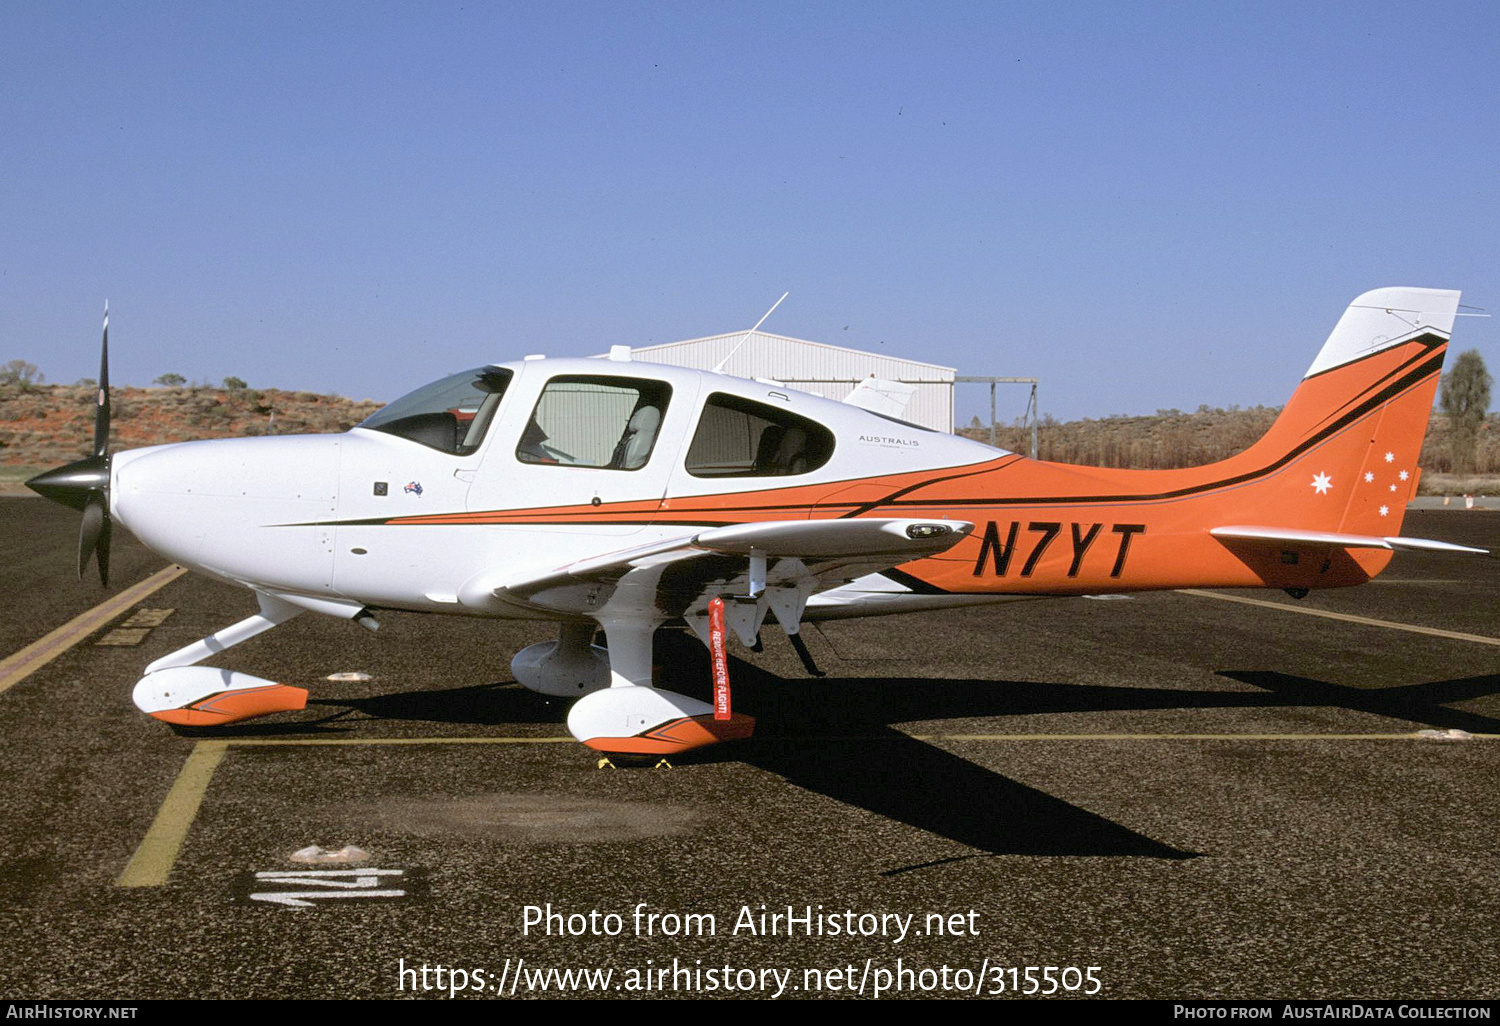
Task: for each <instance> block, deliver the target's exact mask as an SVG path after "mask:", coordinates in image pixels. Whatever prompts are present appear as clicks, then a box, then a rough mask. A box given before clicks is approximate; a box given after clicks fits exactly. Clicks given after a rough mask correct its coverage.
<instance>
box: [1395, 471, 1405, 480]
mask: <svg viewBox="0 0 1500 1026" xmlns="http://www.w3.org/2000/svg"><path fill="white" fill-rule="evenodd" d="M1396 476H1397V477H1399V478H1400V479H1401V480H1403V481H1405V480H1406V478H1407V473H1406V471H1404V470H1403V471H1401V473H1399V474H1397V475H1396Z"/></svg>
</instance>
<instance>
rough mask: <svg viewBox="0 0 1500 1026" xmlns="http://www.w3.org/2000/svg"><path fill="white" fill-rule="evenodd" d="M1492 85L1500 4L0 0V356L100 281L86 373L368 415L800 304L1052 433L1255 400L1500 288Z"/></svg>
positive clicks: (794, 326)
mask: <svg viewBox="0 0 1500 1026" xmlns="http://www.w3.org/2000/svg"><path fill="white" fill-rule="evenodd" d="M1497 83H1500V5H1497V4H1494V3H1468V4H1444V3H1406V4H1380V3H1351V4H1308V3H1302V2H1297V3H1293V2H1287V3H1266V4H1221V3H1198V2H1194V3H1183V4H1170V3H1126V2H1110V3H1081V2H1078V3H1056V2H1054V3H1001V2H998V0H997V2H990V3H955V2H946V3H944V2H938V3H934V2H927V3H875V2H862V3H852V2H850V3H813V2H801V3H777V2H768V0H754V2H749V3H731V2H719V0H712V2H703V0H699V2H691V3H668V2H659V0H656V2H649V3H631V2H625V0H617V2H610V3H567V2H553V3H515V2H511V3H504V4H499V3H484V2H479V3H476V2H473V0H462V2H459V3H454V2H426V3H410V4H408V3H373V2H369V3H357V4H338V3H331V2H323V0H319V2H316V3H286V4H283V3H270V2H266V0H257V2H254V3H244V4H230V3H209V4H202V3H194V4H185V3H124V4H122V3H55V2H39V0H10V2H7V3H5V4H3V5H0V362H4V361H5V360H9V359H15V358H22V359H27V360H30V361H31V362H33V363H36V364H37V365H38V366H39V367H40V368H41V369H42V370H43V372H44V373H46V375H47V376H48V380H50V381H61V382H71V381H73V380H75V379H77V378H80V377H84V376H91V375H93V374H94V373H95V364H96V360H97V357H96V350H97V322H98V317H99V313H100V308H101V306H102V303H103V301H104V299H105V298H106V297H107V298H108V299H109V300H110V303H111V314H112V317H111V321H112V327H113V329H114V330H113V332H112V335H113V338H112V341H113V342H114V346H113V349H114V355H115V360H114V368H115V369H114V375H115V378H116V380H117V381H122V382H129V383H136V384H145V383H148V382H150V381H151V380H152V379H153V378H155V377H156V376H157V375H159V374H161V373H163V372H166V371H174V372H177V373H180V374H183V375H185V376H187V377H189V378H192V379H204V380H212V381H217V380H219V379H221V378H223V377H224V376H226V375H230V374H233V375H238V376H239V377H242V378H244V379H246V380H247V381H249V382H250V383H251V384H252V385H260V386H271V385H276V386H282V387H293V388H308V389H316V390H326V391H336V392H341V393H343V394H346V395H351V396H354V397H360V398H362V397H367V396H368V397H373V398H378V399H391V398H394V397H395V396H396V395H398V394H400V393H402V392H404V391H407V390H408V389H410V388H411V387H414V386H415V385H417V384H420V383H422V382H423V381H425V380H428V379H431V378H435V377H437V376H439V375H441V374H443V373H445V372H448V371H451V370H456V369H460V368H462V367H465V366H472V365H474V364H478V363H483V362H487V361H492V360H506V359H514V358H518V357H519V356H521V355H524V354H526V353H533V352H545V353H548V354H551V355H558V356H562V355H585V354H589V353H595V352H600V351H602V350H604V349H605V348H606V347H607V346H608V345H610V344H611V343H618V342H623V343H633V344H647V343H650V342H663V341H670V340H675V339H680V338H689V337H694V336H698V335H707V334H714V333H718V332H722V331H731V330H736V329H741V328H746V327H749V326H750V324H752V323H753V322H754V321H755V320H756V319H757V318H758V317H759V316H760V314H761V313H762V312H764V310H765V309H766V308H767V307H769V306H770V305H771V303H772V302H774V301H775V299H776V298H777V297H778V296H780V295H781V293H782V292H783V291H787V290H790V291H791V297H790V298H789V299H788V300H787V301H786V303H784V304H783V305H782V307H781V309H779V310H778V311H777V312H776V314H775V315H774V316H773V317H772V319H771V320H770V321H769V322H768V323H767V325H766V329H767V330H770V331H775V332H778V333H782V334H788V335H795V336H800V337H804V338H811V339H817V340H821V341H826V342H832V343H835V344H839V345H847V346H853V347H856V348H869V349H875V350H880V351H887V352H892V353H895V354H898V355H905V356H914V357H918V358H922V359H929V360H932V361H934V362H938V363H945V364H948V365H951V366H956V367H957V368H958V369H959V371H960V373H966V374H1004V375H1037V376H1040V377H1041V378H1042V398H1043V411H1044V412H1048V413H1051V414H1053V415H1054V416H1057V417H1059V418H1070V417H1078V416H1100V415H1107V414H1110V413H1117V412H1129V413H1142V412H1151V411H1154V410H1155V409H1157V408H1159V407H1181V408H1186V409H1192V408H1196V407H1197V406H1198V405H1199V404H1200V403H1209V404H1213V405H1228V404H1231V403H1238V404H1241V405H1253V404H1256V403H1267V404H1279V403H1281V402H1283V401H1284V400H1285V398H1286V396H1287V395H1288V394H1290V391H1291V389H1292V387H1293V385H1294V384H1295V382H1296V380H1297V378H1298V377H1299V376H1300V375H1301V373H1302V371H1303V370H1304V369H1305V368H1306V366H1307V364H1308V363H1309V362H1310V361H1311V359H1312V356H1313V354H1314V352H1315V351H1316V349H1317V347H1318V345H1319V344H1320V342H1321V340H1322V338H1323V337H1324V336H1325V335H1326V333H1327V331H1328V330H1329V329H1330V328H1331V327H1332V325H1333V323H1334V321H1335V320H1336V319H1337V317H1338V315H1339V313H1340V312H1341V311H1342V309H1343V307H1344V306H1345V304H1347V303H1348V302H1349V300H1351V299H1352V298H1353V297H1354V296H1355V295H1357V294H1358V293H1360V292H1362V291H1364V290H1366V289H1369V288H1374V287H1378V286H1385V285H1419V286H1433V287H1443V288H1461V289H1463V290H1464V291H1465V302H1466V303H1470V304H1474V305H1476V306H1479V307H1483V308H1486V309H1488V310H1493V311H1496V312H1497V313H1500V277H1497V271H1500V260H1497V256H1500V139H1497V131H1500V92H1497V90H1500V85H1497ZM1497 333H1500V323H1497V321H1496V320H1482V319H1463V320H1460V321H1459V322H1458V325H1457V329H1456V331H1455V346H1456V347H1457V348H1458V349H1466V348H1469V347H1473V346H1478V347H1479V348H1480V349H1481V351H1482V352H1483V353H1484V354H1485V355H1486V358H1487V359H1488V360H1489V362H1490V364H1491V366H1492V369H1497V370H1500V352H1497V351H1496V349H1495V347H1494V346H1493V344H1492V343H1493V341H1494V339H1495V338H1496V337H1497ZM962 403H963V407H962V412H963V413H964V415H965V417H966V416H967V414H968V413H971V412H977V411H978V410H979V409H981V408H982V407H983V406H985V405H986V398H985V396H984V394H983V390H982V389H980V388H978V387H974V388H973V389H972V394H967V395H966V397H965V398H964V399H963V400H962ZM1022 403H1023V399H1022V397H1021V395H1020V394H1019V392H1017V393H1016V394H1015V395H1014V397H1013V399H1012V401H1011V408H1010V409H1009V410H1008V411H1007V412H1008V414H1009V415H1015V414H1017V413H1019V412H1020V409H1021V406H1022Z"/></svg>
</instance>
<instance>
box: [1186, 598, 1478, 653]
mask: <svg viewBox="0 0 1500 1026" xmlns="http://www.w3.org/2000/svg"><path fill="white" fill-rule="evenodd" d="M1177 593H1178V594H1179V595H1193V596H1195V597H1197V598H1211V599H1218V600H1219V601H1221V602H1239V603H1241V604H1242V605H1246V606H1263V607H1265V608H1266V609H1279V610H1281V611H1282V612H1283V613H1301V614H1302V615H1303V616H1321V617H1323V618H1325V619H1328V620H1342V621H1343V622H1344V623H1357V624H1362V625H1363V626H1365V627H1384V628H1386V629H1387V630H1393V631H1410V632H1411V633H1413V634H1427V635H1431V636H1432V637H1434V638H1448V639H1450V640H1452V641H1473V642H1477V643H1478V644H1481V645H1500V638H1491V637H1488V636H1486V635H1483V634H1464V633H1462V632H1460V631H1445V630H1442V629H1440V628H1438V627H1421V626H1419V625H1417V624H1414V623H1396V622H1395V621H1393V620H1373V619H1371V618H1370V617H1368V616H1353V615H1351V614H1349V613H1334V612H1330V611H1329V610H1327V609H1310V608H1308V607H1306V606H1289V605H1287V604H1286V603H1285V602H1269V601H1267V600H1266V599H1253V598H1245V597H1244V596H1242V595H1220V594H1219V593H1218V592H1215V591H1201V590H1199V589H1197V588H1180V589H1178V592H1177Z"/></svg>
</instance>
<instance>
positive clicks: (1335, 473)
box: [388, 335, 1446, 594]
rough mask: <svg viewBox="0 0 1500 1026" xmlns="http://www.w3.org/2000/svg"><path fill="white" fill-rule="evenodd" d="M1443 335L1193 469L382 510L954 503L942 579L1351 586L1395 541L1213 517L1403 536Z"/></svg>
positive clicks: (948, 474) (535, 516) (615, 515)
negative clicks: (1287, 541) (1378, 545)
mask: <svg viewBox="0 0 1500 1026" xmlns="http://www.w3.org/2000/svg"><path fill="white" fill-rule="evenodd" d="M1445 348H1446V342H1445V341H1444V340H1443V339H1441V338H1440V337H1438V336H1436V335H1426V336H1423V337H1421V338H1418V339H1413V340H1410V341H1407V342H1404V343H1401V344H1398V345H1396V346H1393V347H1391V348H1390V349H1387V350H1385V351H1382V352H1379V353H1376V354H1373V355H1371V356H1369V357H1366V358H1364V359H1361V360H1357V361H1355V362H1353V363H1349V364H1345V365H1343V366H1341V367H1336V368H1333V369H1331V370H1329V371H1326V372H1323V373H1321V374H1318V375H1316V376H1314V377H1311V378H1307V379H1305V380H1304V381H1303V382H1302V383H1301V385H1300V386H1299V387H1298V389H1297V391H1296V393H1295V394H1294V395H1293V396H1292V398H1291V400H1290V401H1289V402H1288V403H1287V406H1286V408H1285V409H1284V410H1283V411H1282V413H1281V414H1280V416H1278V417H1277V419H1276V422H1275V423H1274V424H1273V425H1272V427H1271V428H1270V430H1269V431H1267V433H1266V435H1265V436H1264V437H1263V438H1261V439H1260V440H1259V441H1258V442H1256V443H1255V444H1254V445H1252V446H1251V447H1250V448H1249V449H1247V450H1245V451H1244V452H1242V453H1239V454H1238V455H1236V456H1233V457H1230V458H1229V459H1227V460H1222V461H1220V462H1218V463H1211V464H1207V465H1204V466H1199V467H1188V468H1183V469H1177V470H1121V469H1111V468H1099V467H1080V466H1073V465H1069V464H1061V463H1046V462H1040V461H1036V460H1030V459H1026V458H1024V457H1021V456H1017V455H1014V454H1007V455H1005V456H1002V457H999V458H997V459H993V460H987V461H985V462H982V463H977V464H972V465H968V466H960V467H948V468H943V469H937V470H924V471H913V472H905V473H900V474H888V475H879V476H876V477H870V478H860V479H854V480H843V481H836V482H822V483H810V484H797V485H791V486H783V487H776V488H766V489H759V490H756V491H750V492H744V491H735V492H725V493H720V494H709V495H695V496H688V497H668V498H666V499H663V500H660V501H658V500H654V499H652V500H637V501H632V502H619V503H606V504H602V505H600V506H594V505H592V504H575V505H567V506H551V507H542V508H532V509H512V510H485V511H477V512H466V513H452V514H437V515H432V516H417V517H399V518H395V519H392V520H390V521H388V523H390V524H392V525H412V526H415V525H436V524H474V525H478V524H513V525H520V524H529V523H534V524H557V523H573V524H578V523H659V524H671V523H680V524H705V525H717V524H737V523H753V522H758V521H765V520H787V519H835V518H839V517H856V516H859V517H947V518H950V519H961V520H967V521H972V522H973V523H974V524H975V530H974V531H973V532H972V533H971V534H970V535H969V536H968V537H967V538H965V539H964V540H963V541H961V542H960V543H958V544H957V545H955V546H954V547H953V548H951V549H949V550H947V551H946V552H943V553H941V554H939V555H937V556H933V557H930V558H928V559H922V560H917V561H914V562H911V563H906V564H903V565H902V566H901V567H900V570H901V572H902V574H904V575H906V576H908V577H909V578H914V579H915V581H917V582H919V583H920V584H922V585H926V586H929V587H932V588H936V589H940V590H942V591H947V592H956V593H966V594H968V593H974V594H992V593H1019V594H1089V593H1094V592H1102V591H1132V590H1146V589H1159V588H1180V587H1213V586H1218V587H1236V586H1242V587H1261V586H1274V587H1284V588H1297V587H1308V588H1314V587H1338V586H1345V585H1351V584H1360V583H1363V582H1364V581H1367V580H1369V579H1370V578H1371V577H1373V576H1374V575H1375V574H1376V573H1378V572H1379V571H1380V570H1381V569H1383V568H1384V567H1385V565H1386V563H1387V562H1388V561H1389V559H1390V553H1389V552H1386V551H1381V550H1356V551H1350V550H1346V549H1342V548H1333V547H1329V546H1326V545H1325V546H1314V545H1298V546H1286V547H1274V546H1267V545H1264V544H1250V543H1242V542H1229V543H1226V542H1222V541H1219V540H1217V539H1215V538H1213V537H1211V536H1210V535H1209V534H1208V530H1209V529H1210V528H1213V527H1218V526H1224V525H1228V524H1259V525H1265V526H1286V527H1298V528H1304V529H1312V530H1324V531H1339V530H1343V531H1349V532H1351V533H1361V534H1379V535H1393V534H1397V533H1399V530H1400V524H1401V516H1402V513H1404V506H1405V499H1406V497H1407V496H1408V494H1409V493H1410V490H1411V489H1412V488H1414V487H1415V478H1416V476H1417V467H1416V460H1417V457H1418V454H1419V452H1420V449H1421V444H1422V436H1423V434H1424V433H1425V430H1426V424H1427V418H1428V415H1429V412H1430V410H1431V408H1432V397H1433V393H1434V391H1435V389H1436V386H1437V380H1438V375H1439V372H1440V369H1441V358H1442V354H1443V351H1444V350H1445ZM1387 452H1389V453H1391V454H1392V459H1391V460H1390V461H1386V460H1385V459H1384V454H1385V453H1387ZM1372 461H1380V462H1381V464H1382V465H1385V464H1390V465H1392V471H1393V473H1394V472H1395V466H1394V464H1395V463H1396V462H1397V461H1400V463H1401V469H1404V470H1406V471H1407V477H1406V478H1402V479H1400V483H1399V485H1398V490H1397V491H1395V492H1392V491H1391V490H1390V485H1389V483H1387V482H1384V481H1383V480H1382V482H1381V487H1382V488H1384V489H1385V492H1384V494H1383V495H1375V494H1374V493H1373V492H1370V491H1369V490H1365V491H1364V492H1362V491H1361V490H1360V489H1359V487H1358V486H1359V485H1361V484H1367V483H1370V482H1366V481H1365V480H1364V475H1365V474H1367V473H1373V471H1372V470H1371V469H1369V468H1370V466H1371V465H1372ZM1408 481H1409V482H1411V484H1410V485H1409V486H1408V485H1406V484H1405V482H1408ZM1381 500H1388V501H1381ZM1382 506H1384V507H1385V509H1386V512H1385V513H1384V514H1382V513H1380V509H1381V507H1382Z"/></svg>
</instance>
